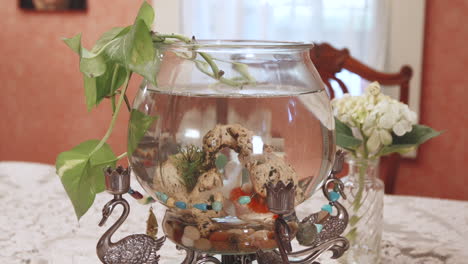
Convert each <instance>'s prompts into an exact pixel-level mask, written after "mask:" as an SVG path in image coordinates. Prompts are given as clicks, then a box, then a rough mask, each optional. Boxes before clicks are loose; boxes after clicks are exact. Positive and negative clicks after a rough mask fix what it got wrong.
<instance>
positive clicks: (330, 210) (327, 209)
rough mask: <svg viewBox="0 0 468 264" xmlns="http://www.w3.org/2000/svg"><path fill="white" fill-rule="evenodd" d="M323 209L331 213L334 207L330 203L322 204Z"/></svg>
mask: <svg viewBox="0 0 468 264" xmlns="http://www.w3.org/2000/svg"><path fill="white" fill-rule="evenodd" d="M322 211H327V212H328V213H329V214H331V213H332V212H333V207H332V206H331V205H329V204H326V205H324V206H322Z"/></svg>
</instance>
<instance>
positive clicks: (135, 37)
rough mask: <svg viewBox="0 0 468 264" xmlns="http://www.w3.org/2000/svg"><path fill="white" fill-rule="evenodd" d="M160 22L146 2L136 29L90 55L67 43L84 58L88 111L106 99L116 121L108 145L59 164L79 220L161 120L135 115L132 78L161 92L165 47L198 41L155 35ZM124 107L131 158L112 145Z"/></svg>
mask: <svg viewBox="0 0 468 264" xmlns="http://www.w3.org/2000/svg"><path fill="white" fill-rule="evenodd" d="M154 16H155V15H154V10H153V8H152V7H151V5H150V4H148V3H147V2H146V1H145V2H143V4H142V5H141V7H140V9H139V11H138V15H137V16H136V18H135V21H134V23H133V25H130V26H127V27H116V28H112V29H111V30H109V31H107V32H105V33H104V34H102V36H101V37H100V38H99V39H98V40H97V41H96V43H95V45H94V46H93V48H92V49H90V50H88V49H86V48H85V47H83V46H82V44H81V34H78V35H76V36H74V37H72V38H64V39H63V41H64V42H65V44H66V45H68V47H70V49H72V50H73V51H74V52H75V53H76V54H77V55H78V58H79V68H80V71H81V73H82V74H83V84H84V91H85V99H86V106H87V109H88V111H90V110H92V109H93V108H94V107H97V106H98V105H99V104H100V103H101V102H102V101H103V100H104V99H110V100H111V108H112V118H111V121H110V124H109V127H108V129H107V131H106V133H105V135H104V136H103V137H102V139H100V140H88V141H85V142H83V143H81V144H79V145H77V146H75V147H74V148H72V149H71V150H68V151H65V152H62V153H60V154H59V155H58V157H57V160H56V170H57V174H58V175H59V177H60V180H61V182H62V184H63V186H64V188H65V190H66V192H67V194H68V196H69V198H70V200H71V202H72V205H73V207H74V209H75V213H76V216H77V218H78V219H80V217H81V216H83V215H84V214H85V213H86V212H87V211H88V209H89V208H90V207H91V205H92V204H93V202H94V198H95V195H96V194H97V193H100V192H103V191H104V190H105V184H104V177H103V173H102V170H103V168H105V167H107V166H115V165H116V163H117V161H118V160H120V159H123V158H125V157H126V156H127V154H128V153H130V154H132V153H133V152H134V151H135V149H136V148H137V146H138V143H139V142H140V141H141V139H142V138H143V136H144V135H145V133H146V131H147V130H148V129H149V128H150V127H151V126H152V124H154V122H155V121H156V120H157V118H158V117H157V116H148V115H146V114H145V113H142V112H140V111H138V110H136V109H131V106H130V102H129V100H128V97H127V94H126V92H127V88H128V83H129V82H130V79H131V77H132V76H133V74H138V75H141V76H142V77H144V78H145V79H146V80H147V81H148V82H150V83H151V84H153V85H155V86H157V79H156V76H157V72H158V71H159V66H160V64H161V57H162V56H161V52H162V50H163V45H164V44H170V43H171V41H173V40H179V41H183V42H185V43H194V42H195V39H194V38H188V37H185V36H182V35H177V34H159V33H155V32H153V31H152V30H151V27H152V25H153V21H154ZM192 52H193V54H194V58H193V59H192V60H195V59H196V57H197V55H200V56H201V57H202V58H203V60H204V61H203V64H202V65H203V68H205V66H206V68H207V69H210V72H208V75H210V76H211V77H213V78H214V79H216V80H219V81H220V82H223V83H226V84H228V85H233V86H239V85H241V84H242V83H241V82H239V81H232V80H230V79H227V78H224V77H223V75H224V72H223V71H222V70H220V69H219V68H218V66H217V64H216V62H215V61H214V60H213V58H212V57H211V56H210V55H209V54H206V53H203V52H198V51H197V50H196V45H194V48H193V51H192ZM189 59H191V58H189ZM123 102H125V104H126V106H127V109H128V110H129V111H130V127H129V136H128V145H127V152H125V153H122V154H120V155H118V156H117V155H115V154H114V152H113V151H112V149H111V147H110V146H109V145H108V144H107V140H108V139H109V138H110V137H111V135H112V132H113V129H114V126H115V123H116V121H117V117H118V115H119V113H120V110H121V106H122V104H123Z"/></svg>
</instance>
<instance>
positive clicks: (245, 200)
mask: <svg viewBox="0 0 468 264" xmlns="http://www.w3.org/2000/svg"><path fill="white" fill-rule="evenodd" d="M250 201H251V199H250V196H241V197H239V203H240V204H248V203H250Z"/></svg>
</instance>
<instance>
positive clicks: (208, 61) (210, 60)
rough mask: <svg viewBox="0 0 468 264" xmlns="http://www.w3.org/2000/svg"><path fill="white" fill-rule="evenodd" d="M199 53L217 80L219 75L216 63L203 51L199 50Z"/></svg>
mask: <svg viewBox="0 0 468 264" xmlns="http://www.w3.org/2000/svg"><path fill="white" fill-rule="evenodd" d="M199 54H200V56H202V58H203V59H204V60H205V61H206V62H207V63H208V65H210V68H211V71H213V75H214V78H215V79H216V80H219V78H220V77H221V76H220V74H219V73H220V72H219V68H218V65H216V63H215V62H214V60H213V58H212V57H211V56H210V55H208V54H206V53H204V52H199Z"/></svg>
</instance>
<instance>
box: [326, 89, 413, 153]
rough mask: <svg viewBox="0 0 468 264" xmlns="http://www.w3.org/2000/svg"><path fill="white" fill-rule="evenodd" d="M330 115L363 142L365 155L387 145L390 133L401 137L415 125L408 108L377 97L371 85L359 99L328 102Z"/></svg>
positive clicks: (382, 96)
mask: <svg viewBox="0 0 468 264" xmlns="http://www.w3.org/2000/svg"><path fill="white" fill-rule="evenodd" d="M332 107H333V113H334V115H335V116H336V118H338V119H339V120H340V121H341V122H343V123H345V124H346V125H348V126H350V127H351V129H352V131H353V134H354V136H355V137H357V138H361V139H362V138H364V139H365V140H366V142H367V143H366V147H367V150H368V151H369V153H371V154H375V153H377V152H378V151H379V150H380V148H381V147H382V146H388V145H391V144H392V142H393V138H392V133H393V134H394V135H396V136H403V135H404V134H406V133H408V132H411V130H412V128H413V125H414V124H416V121H417V120H416V119H417V116H416V113H415V112H413V111H411V110H410V109H409V107H408V106H407V105H405V104H403V103H401V102H399V101H397V100H395V99H392V98H391V97H389V96H386V95H384V94H382V93H381V89H380V85H379V83H378V82H373V83H371V84H370V85H369V86H368V87H367V88H366V92H365V94H363V95H361V96H350V95H349V94H345V95H343V97H342V98H340V99H333V100H332Z"/></svg>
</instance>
